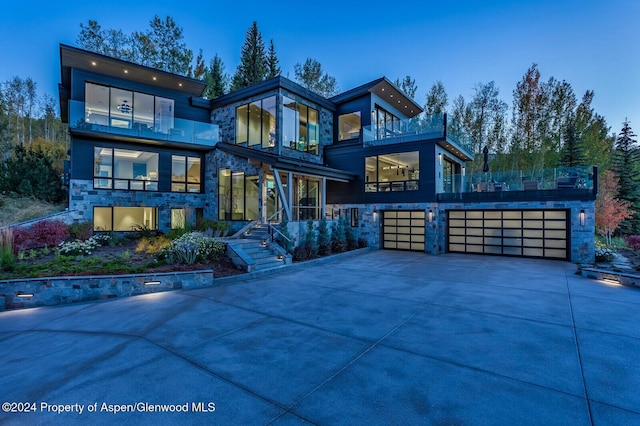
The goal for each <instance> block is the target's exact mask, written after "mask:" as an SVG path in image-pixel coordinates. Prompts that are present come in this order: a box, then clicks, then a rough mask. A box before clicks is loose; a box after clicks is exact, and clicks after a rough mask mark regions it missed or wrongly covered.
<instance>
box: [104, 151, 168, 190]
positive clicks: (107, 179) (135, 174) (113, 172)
mask: <svg viewBox="0 0 640 426" xmlns="http://www.w3.org/2000/svg"><path fill="white" fill-rule="evenodd" d="M93 152H94V154H93V187H94V188H97V189H125V190H137V191H157V190H158V157H159V156H158V154H157V153H154V152H145V151H132V150H128V149H114V148H101V147H95V148H94V150H93Z"/></svg>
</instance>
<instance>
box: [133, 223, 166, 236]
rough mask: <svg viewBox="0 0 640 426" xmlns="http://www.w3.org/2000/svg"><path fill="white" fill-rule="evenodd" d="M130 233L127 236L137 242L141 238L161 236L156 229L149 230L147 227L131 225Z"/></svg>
mask: <svg viewBox="0 0 640 426" xmlns="http://www.w3.org/2000/svg"><path fill="white" fill-rule="evenodd" d="M131 231H132V233H131V234H129V235H128V236H129V237H130V238H132V239H134V240H139V239H141V238H151V237H157V236H159V235H162V232H160V230H158V229H151V228H149V227H148V226H147V225H138V224H135V225H131Z"/></svg>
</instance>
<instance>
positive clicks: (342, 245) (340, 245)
mask: <svg viewBox="0 0 640 426" xmlns="http://www.w3.org/2000/svg"><path fill="white" fill-rule="evenodd" d="M344 223H345V220H344V218H343V217H342V216H340V217H339V218H338V221H337V222H336V223H335V224H334V226H333V232H332V233H331V251H332V252H334V253H342V252H343V251H345V249H346V236H345V233H344Z"/></svg>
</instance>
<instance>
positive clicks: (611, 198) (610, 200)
mask: <svg viewBox="0 0 640 426" xmlns="http://www.w3.org/2000/svg"><path fill="white" fill-rule="evenodd" d="M619 187H620V180H619V179H618V177H617V176H616V175H615V173H614V172H612V171H610V170H607V171H605V172H604V173H603V174H602V177H601V181H600V190H599V192H598V198H597V199H596V229H597V230H598V232H599V233H600V235H602V236H603V237H605V238H606V240H607V244H611V237H612V235H613V233H614V232H615V231H616V229H618V226H619V225H620V223H621V222H622V221H623V220H625V219H628V218H630V217H632V216H633V211H632V210H631V209H630V206H631V203H630V202H628V201H625V200H621V199H619V198H617V194H618V191H619Z"/></svg>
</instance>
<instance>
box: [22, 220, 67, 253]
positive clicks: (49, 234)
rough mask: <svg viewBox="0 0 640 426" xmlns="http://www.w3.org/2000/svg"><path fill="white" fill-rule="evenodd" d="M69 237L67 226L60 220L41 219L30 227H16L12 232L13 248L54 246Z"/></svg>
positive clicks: (25, 248) (24, 248)
mask: <svg viewBox="0 0 640 426" xmlns="http://www.w3.org/2000/svg"><path fill="white" fill-rule="evenodd" d="M67 238H69V227H68V226H67V225H65V224H64V222H62V221H60V220H43V221H40V222H36V223H35V224H33V225H32V226H31V227H30V228H18V229H16V230H15V231H14V233H13V250H14V252H16V253H17V252H18V251H21V250H30V249H34V248H41V247H55V246H57V245H59V244H60V243H61V242H63V241H64V240H66V239H67Z"/></svg>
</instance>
